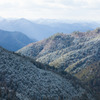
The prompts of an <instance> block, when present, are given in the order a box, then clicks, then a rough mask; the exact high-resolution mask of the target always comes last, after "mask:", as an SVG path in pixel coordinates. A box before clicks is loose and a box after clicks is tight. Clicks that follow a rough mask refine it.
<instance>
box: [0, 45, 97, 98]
mask: <svg viewBox="0 0 100 100" xmlns="http://www.w3.org/2000/svg"><path fill="white" fill-rule="evenodd" d="M39 65H40V64H39V63H36V62H35V61H34V60H32V59H30V58H27V57H22V56H20V55H18V54H15V53H12V52H9V51H7V50H5V49H3V48H1V47H0V82H5V84H6V86H7V88H9V89H13V90H14V91H15V96H17V98H19V100H34V99H35V98H38V99H40V98H45V99H46V100H48V98H49V99H51V100H58V98H59V100H62V98H63V100H95V99H94V97H93V96H92V94H91V93H90V92H89V91H88V90H87V89H85V88H83V86H82V85H81V84H79V82H78V81H76V79H75V78H72V76H70V77H69V74H67V73H66V74H65V77H64V75H58V74H56V73H53V72H51V71H47V70H44V69H40V68H39V67H40V66H39ZM41 68H42V66H41ZM43 68H44V67H43ZM2 88H4V87H3V86H2Z"/></svg>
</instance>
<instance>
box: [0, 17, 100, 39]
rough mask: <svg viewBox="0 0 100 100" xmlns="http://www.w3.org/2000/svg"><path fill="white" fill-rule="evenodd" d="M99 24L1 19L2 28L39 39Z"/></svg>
mask: <svg viewBox="0 0 100 100" xmlns="http://www.w3.org/2000/svg"><path fill="white" fill-rule="evenodd" d="M50 22H51V23H50ZM97 26H98V24H97V23H95V24H94V23H80V22H78V23H66V22H65V23H64V22H57V21H54V20H49V21H46V20H44V21H43V22H41V23H39V22H38V21H30V20H27V19H24V18H21V19H4V20H1V21H0V29H3V30H7V31H19V32H22V33H24V34H25V35H27V36H28V37H30V38H35V39H37V40H43V39H45V38H48V37H49V36H51V35H53V34H55V33H57V32H63V33H71V32H73V31H77V30H79V31H82V32H84V31H87V30H93V29H94V28H95V27H97Z"/></svg>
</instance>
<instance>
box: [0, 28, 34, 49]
mask: <svg viewBox="0 0 100 100" xmlns="http://www.w3.org/2000/svg"><path fill="white" fill-rule="evenodd" d="M31 42H34V40H32V39H30V38H28V37H27V36H26V35H24V34H23V33H20V32H10V31H4V30H0V46H2V47H4V48H6V49H8V50H11V51H17V50H18V49H20V48H22V47H24V46H26V45H28V44H29V43H31Z"/></svg>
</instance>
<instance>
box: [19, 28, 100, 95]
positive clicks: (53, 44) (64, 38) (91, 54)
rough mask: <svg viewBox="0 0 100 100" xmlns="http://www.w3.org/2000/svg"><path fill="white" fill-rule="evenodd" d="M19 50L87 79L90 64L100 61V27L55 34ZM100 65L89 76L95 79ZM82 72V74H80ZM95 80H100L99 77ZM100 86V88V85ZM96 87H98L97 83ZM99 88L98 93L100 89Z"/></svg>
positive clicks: (23, 53)
mask: <svg viewBox="0 0 100 100" xmlns="http://www.w3.org/2000/svg"><path fill="white" fill-rule="evenodd" d="M18 52H19V53H21V54H22V55H26V56H30V57H32V58H35V59H36V60H37V61H39V62H42V63H45V64H49V65H50V66H55V67H57V68H60V70H65V71H67V72H69V73H71V74H73V75H75V76H76V77H77V78H79V79H81V80H85V79H87V78H86V77H87V73H88V72H89V71H90V70H87V69H88V68H89V66H91V65H92V64H94V63H96V62H98V61H100V28H97V29H95V30H93V31H88V32H74V33H72V34H71V35H65V34H55V35H54V36H52V37H50V38H48V39H45V40H43V41H40V42H37V43H32V44H29V45H28V46H26V47H24V48H22V49H21V50H19V51H18ZM35 52H36V53H35ZM99 67H100V66H97V67H96V69H95V68H94V71H93V72H92V73H91V74H92V75H91V74H89V75H90V76H89V77H92V79H94V77H96V75H97V74H95V71H96V70H97V69H98V68H99ZM85 71H86V72H87V73H85ZM81 73H82V75H80V74H81ZM83 77H84V78H85V79H84V78H83ZM95 80H97V81H98V78H96V79H95ZM88 82H91V80H89V81H84V83H85V84H87V83H88ZM88 85H89V84H88ZM89 86H90V85H89ZM91 87H93V85H92V86H91ZM98 87H99V88H100V86H99V85H98ZM94 88H97V87H96V85H94ZM99 88H98V90H97V91H96V92H97V93H98V92H99V91H100V89H99ZM94 90H95V89H94Z"/></svg>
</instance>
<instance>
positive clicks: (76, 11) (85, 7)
mask: <svg viewBox="0 0 100 100" xmlns="http://www.w3.org/2000/svg"><path fill="white" fill-rule="evenodd" d="M0 16H1V17H4V18H27V19H60V20H62V19H63V20H65V19H70V20H90V21H100V0H0Z"/></svg>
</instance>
